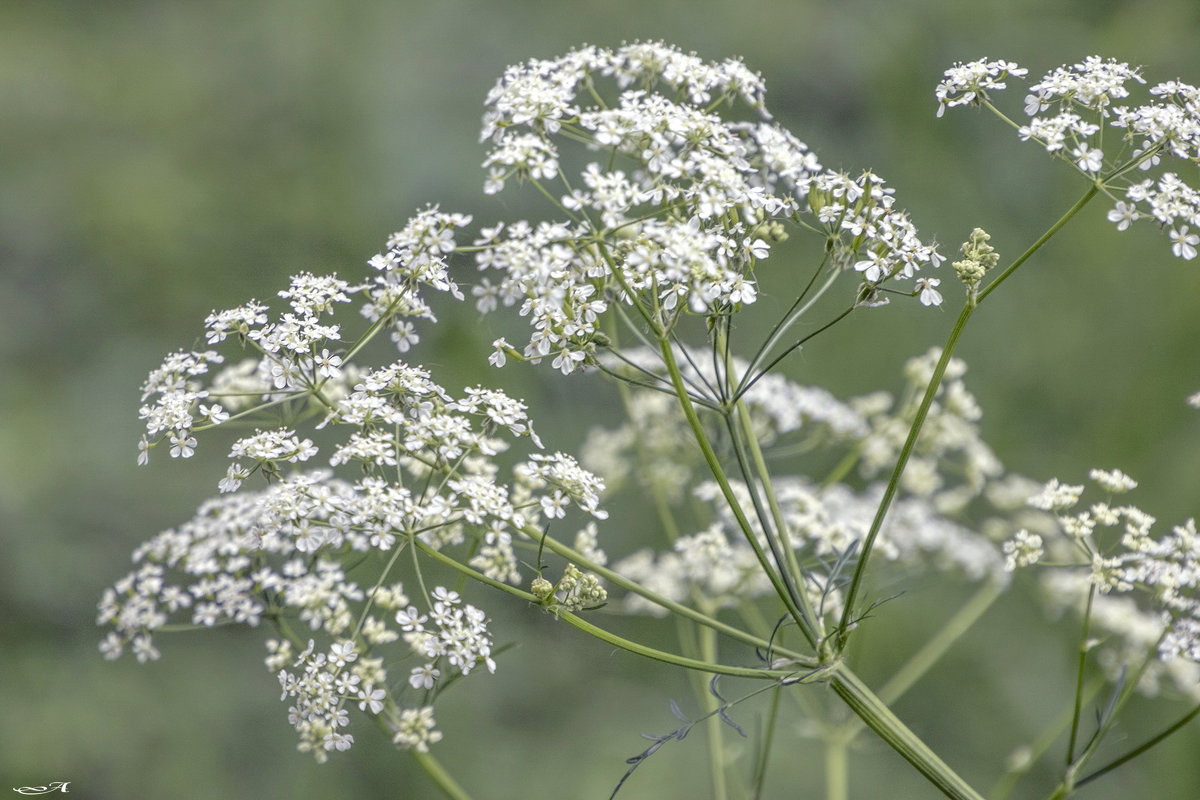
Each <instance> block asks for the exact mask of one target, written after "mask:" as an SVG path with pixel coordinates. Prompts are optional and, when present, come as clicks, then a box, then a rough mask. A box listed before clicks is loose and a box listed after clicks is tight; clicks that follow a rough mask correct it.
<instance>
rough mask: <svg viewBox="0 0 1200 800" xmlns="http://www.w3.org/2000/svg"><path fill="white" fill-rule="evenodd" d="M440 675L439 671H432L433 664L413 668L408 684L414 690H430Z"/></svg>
mask: <svg viewBox="0 0 1200 800" xmlns="http://www.w3.org/2000/svg"><path fill="white" fill-rule="evenodd" d="M441 674H442V673H441V670H437V669H434V667H433V664H425V665H423V666H420V667H413V670H412V674H411V675H410V676H409V677H408V683H409V685H411V686H412V687H413V688H414V689H432V688H433V684H434V683H435V682H436V681H437V679H438V677H439V676H440V675H441Z"/></svg>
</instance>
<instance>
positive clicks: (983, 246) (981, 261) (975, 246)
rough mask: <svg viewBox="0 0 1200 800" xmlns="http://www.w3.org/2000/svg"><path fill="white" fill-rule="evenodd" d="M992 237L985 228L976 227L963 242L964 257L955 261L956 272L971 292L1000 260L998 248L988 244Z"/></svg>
mask: <svg viewBox="0 0 1200 800" xmlns="http://www.w3.org/2000/svg"><path fill="white" fill-rule="evenodd" d="M991 238H992V237H991V236H989V235H988V234H987V232H986V231H984V230H983V228H976V229H975V230H973V231H971V236H970V238H969V239H967V241H965V242H963V246H962V254H963V259H962V260H961V261H955V262H954V272H955V274H957V275H958V279H959V280H960V281H962V282H963V283H964V284H965V285H966V287H967V290H968V291H970V292H974V291H975V290H976V289H978V288H979V284H980V283H981V282H982V281H983V276H984V275H986V274H987V273H988V270H990V269H992V268H994V267H995V266H996V264H997V262H999V260H1000V255H999V254H998V253H997V252H996V249H995V248H994V247H992V246H991V245H990V244H988V241H989V240H991Z"/></svg>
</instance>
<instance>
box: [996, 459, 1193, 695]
mask: <svg viewBox="0 0 1200 800" xmlns="http://www.w3.org/2000/svg"><path fill="white" fill-rule="evenodd" d="M1089 477H1090V479H1091V480H1092V482H1093V483H1094V484H1095V485H1096V487H1097V488H1099V489H1100V490H1102V491H1103V492H1104V493H1105V494H1106V495H1107V498H1106V500H1103V501H1098V502H1094V503H1092V504H1091V505H1089V506H1088V507H1086V508H1083V509H1082V510H1079V509H1078V505H1079V501H1080V500H1081V499H1082V497H1083V494H1084V491H1085V487H1084V486H1083V485H1078V486H1073V485H1064V484H1061V483H1059V482H1058V481H1057V480H1051V481H1050V482H1049V483H1048V484H1046V486H1045V487H1044V488H1043V489H1042V491H1041V492H1040V493H1039V494H1037V495H1035V496H1033V497H1031V498H1030V500H1029V504H1030V505H1031V506H1033V507H1034V508H1038V509H1043V510H1045V511H1049V512H1051V513H1053V515H1054V520H1055V522H1056V525H1055V529H1050V530H1049V531H1047V533H1048V535H1047V536H1046V537H1044V541H1043V537H1042V536H1039V535H1036V534H1030V533H1029V532H1028V531H1021V532H1019V533H1018V534H1017V535H1016V536H1015V537H1013V538H1012V539H1010V540H1009V541H1008V542H1006V543H1005V544H1004V550H1005V553H1006V554H1008V561H1007V564H1006V566H1007V567H1008V568H1009V569H1010V570H1011V569H1015V568H1021V567H1027V566H1031V565H1033V564H1036V563H1037V562H1039V561H1050V562H1053V563H1054V564H1055V565H1056V566H1057V568H1056V569H1054V570H1048V571H1046V573H1045V574H1044V580H1043V586H1044V588H1045V590H1046V593H1047V596H1048V598H1049V599H1050V600H1051V602H1052V604H1053V605H1054V606H1056V607H1075V608H1082V607H1083V606H1084V605H1085V603H1084V601H1085V599H1086V598H1087V596H1088V594H1089V588H1090V590H1091V592H1092V593H1093V597H1092V601H1091V608H1092V614H1093V620H1092V623H1093V628H1094V629H1098V630H1100V631H1104V632H1107V633H1108V634H1110V635H1111V636H1113V637H1114V638H1115V639H1116V640H1117V641H1116V642H1115V647H1109V648H1107V650H1106V653H1105V654H1104V655H1103V657H1102V659H1101V663H1102V664H1103V665H1104V666H1105V667H1106V668H1107V669H1108V671H1109V673H1110V675H1112V676H1114V678H1115V677H1116V676H1117V675H1118V674H1119V673H1120V672H1121V671H1122V670H1123V669H1125V668H1126V667H1127V666H1128V665H1129V664H1137V663H1139V662H1140V661H1142V660H1143V659H1144V658H1145V656H1146V653H1147V652H1149V653H1151V654H1153V655H1155V656H1156V658H1157V660H1156V662H1155V663H1154V664H1152V665H1151V667H1150V668H1149V669H1148V670H1147V672H1146V674H1145V677H1144V678H1143V685H1142V686H1141V688H1142V689H1143V690H1144V691H1147V692H1155V691H1157V689H1158V682H1159V680H1160V679H1161V678H1164V677H1168V678H1170V679H1172V680H1173V682H1174V683H1175V684H1176V686H1177V688H1178V689H1180V690H1181V691H1183V692H1184V693H1185V694H1187V695H1189V696H1192V697H1200V591H1198V589H1200V536H1198V535H1197V533H1196V522H1195V520H1194V519H1189V520H1187V521H1185V522H1184V523H1183V524H1181V525H1176V526H1174V527H1173V528H1172V529H1171V530H1170V532H1169V533H1165V534H1164V533H1156V532H1155V530H1154V527H1155V524H1156V522H1157V520H1156V519H1155V518H1154V517H1153V516H1151V515H1150V514H1148V513H1146V512H1145V511H1143V510H1142V509H1140V508H1138V507H1137V506H1134V505H1130V504H1125V505H1113V504H1112V502H1111V498H1112V497H1113V496H1114V495H1121V494H1124V493H1126V492H1128V491H1131V490H1132V489H1134V488H1136V486H1137V482H1136V481H1134V480H1133V479H1132V478H1130V477H1129V476H1128V475H1126V474H1125V473H1123V472H1121V471H1120V470H1100V469H1096V470H1092V471H1091V472H1090V473H1089Z"/></svg>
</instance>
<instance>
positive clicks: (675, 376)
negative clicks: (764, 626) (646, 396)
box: [659, 337, 817, 647]
mask: <svg viewBox="0 0 1200 800" xmlns="http://www.w3.org/2000/svg"><path fill="white" fill-rule="evenodd" d="M659 349H660V350H661V352H662V356H663V364H665V365H666V367H667V372H668V373H669V374H670V376H671V383H672V385H674V387H675V396H676V397H677V398H678V399H679V404H680V406H681V407H682V408H683V413H684V416H685V417H687V421H688V425H689V426H690V427H691V429H692V435H693V436H694V437H695V439H696V443H697V444H698V445H699V446H700V451H701V452H702V453H703V454H704V461H705V463H707V464H708V468H709V470H710V471H711V472H712V475H713V478H715V479H716V481H717V485H718V486H720V487H721V494H723V495H724V496H725V502H726V503H728V504H729V510H730V511H731V512H732V513H733V516H734V519H736V520H737V524H738V527H739V528H740V529H741V530H742V533H743V534H745V538H746V541H747V543H748V544H749V545H750V546H751V547H752V548H753V549H754V554H755V556H756V557H757V558H758V563H759V565H760V566H762V569H763V574H765V575H766V576H767V578H768V579H769V580H770V581H771V585H772V586H773V587H774V589H775V593H776V594H778V595H779V598H780V599H781V600H782V601H783V604H784V606H786V607H787V610H788V613H789V614H791V615H792V617H793V618H794V619H795V620H796V624H797V626H798V627H799V628H800V631H801V633H803V634H804V638H805V639H807V640H808V643H809V644H810V645H812V646H814V647H816V644H817V637H816V635H815V634H814V632H813V631H812V630H811V628H810V626H809V624H808V620H807V619H806V618H805V616H804V612H802V611H801V610H800V608H799V606H797V605H796V603H795V602H794V601H793V599H792V597H791V593H790V592H789V591H788V589H787V587H786V586H785V585H784V583H783V580H782V578H781V577H780V575H779V573H777V572H776V570H775V568H774V567H772V566H771V562H770V560H769V559H768V558H767V556H766V554H765V553H764V552H763V549H762V545H760V544H759V543H758V539H757V537H756V536H755V533H754V528H753V527H752V526H751V525H750V521H749V520H748V519H747V518H746V513H745V511H743V510H742V504H741V503H740V502H739V501H738V498H737V495H736V494H734V492H733V487H732V486H731V485H730V484H729V478H728V477H727V476H726V475H725V470H724V468H723V467H722V466H721V461H720V459H718V458H717V454H716V452H715V451H714V450H713V447H712V443H711V442H709V440H708V434H706V433H705V432H704V426H703V425H702V424H701V422H700V417H699V416H698V415H697V414H696V407H695V406H694V405H693V404H692V401H691V399H690V398H689V397H688V394H687V388H686V387H685V386H684V384H683V376H682V375H681V374H680V372H679V365H678V364H677V363H676V362H675V354H674V353H673V352H672V351H671V343H670V341H669V340H667V339H666V337H660V339H659Z"/></svg>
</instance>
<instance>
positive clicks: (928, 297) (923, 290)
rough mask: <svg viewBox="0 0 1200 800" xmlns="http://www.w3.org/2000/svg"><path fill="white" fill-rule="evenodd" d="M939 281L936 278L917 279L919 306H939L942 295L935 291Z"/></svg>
mask: <svg viewBox="0 0 1200 800" xmlns="http://www.w3.org/2000/svg"><path fill="white" fill-rule="evenodd" d="M940 284H941V281H940V280H939V279H937V278H917V282H916V287H917V291H918V292H919V293H920V300H921V305H923V306H940V305H941V304H942V294H941V292H939V291H938V290H937V287H938V286H939V285H940Z"/></svg>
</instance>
